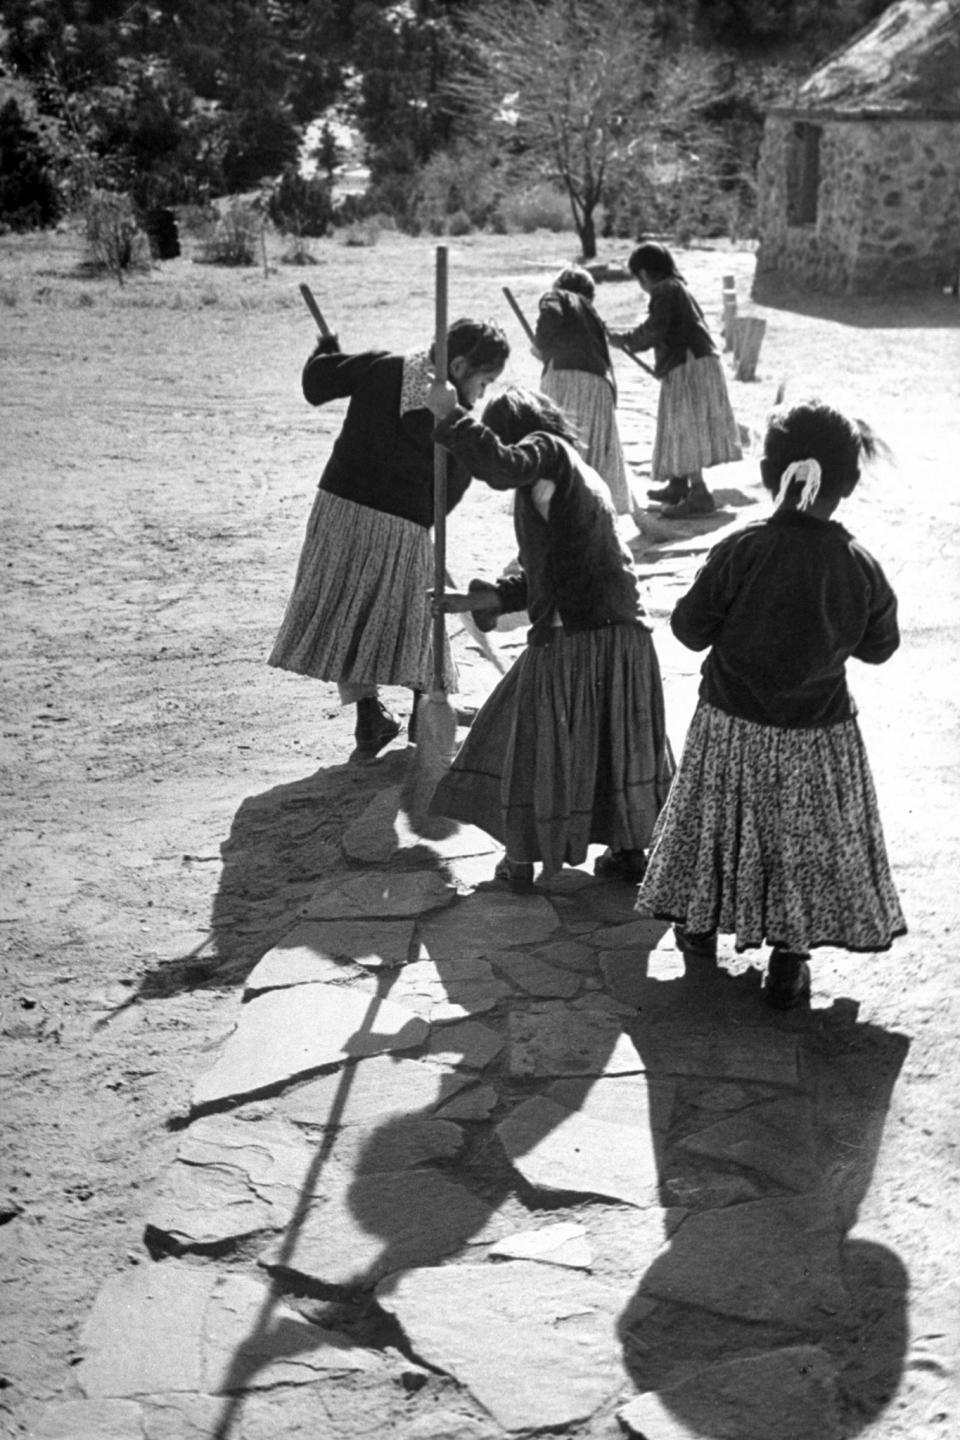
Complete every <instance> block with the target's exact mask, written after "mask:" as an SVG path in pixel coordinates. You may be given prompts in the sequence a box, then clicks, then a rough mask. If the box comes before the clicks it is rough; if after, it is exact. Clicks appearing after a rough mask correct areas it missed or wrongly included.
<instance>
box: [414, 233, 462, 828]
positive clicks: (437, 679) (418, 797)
mask: <svg viewBox="0 0 960 1440" xmlns="http://www.w3.org/2000/svg"><path fill="white" fill-rule="evenodd" d="M434 329H435V332H436V333H435V339H434V350H433V369H434V374H435V375H436V377H437V379H438V380H445V379H446V378H447V247H446V245H438V246H437V261H436V322H435V326H434ZM433 547H434V570H433V576H434V579H433V594H434V599H435V600H436V601H442V600H443V596H444V593H445V584H446V574H447V452H446V450H444V448H443V446H442V445H434V447H433ZM446 638H447V626H446V619H445V616H444V612H443V610H442V608H441V606H440V605H439V604H437V605H436V606H435V609H434V616H433V689H432V690H429V691H427V693H426V694H424V695H421V696H420V697H419V699H418V700H417V748H416V754H415V756H414V757H413V759H412V763H411V766H410V770H409V772H408V775H407V783H406V785H405V786H404V796H403V800H404V808H405V810H406V812H407V815H408V817H409V818H410V820H411V822H412V823H413V825H414V827H416V825H417V823H418V822H421V821H423V820H424V819H425V817H426V814H427V810H428V808H429V805H430V801H431V800H432V798H433V792H434V791H435V790H436V788H437V785H438V784H439V782H440V780H441V778H442V777H443V775H444V773H445V772H446V771H447V770H449V768H450V764H451V761H452V760H453V757H454V755H455V754H456V749H457V714H456V711H455V710H454V708H453V706H452V705H451V703H450V697H449V695H448V694H447V690H446V676H445V673H444V653H445V650H446Z"/></svg>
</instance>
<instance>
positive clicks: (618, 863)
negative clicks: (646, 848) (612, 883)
mask: <svg viewBox="0 0 960 1440" xmlns="http://www.w3.org/2000/svg"><path fill="white" fill-rule="evenodd" d="M646 869H647V857H646V855H645V854H644V852H643V851H642V850H604V852H603V854H602V855H598V856H597V858H596V860H595V861H594V864H593V873H594V875H597V876H599V878H600V879H601V880H626V882H627V884H628V885H639V884H640V881H641V880H642V879H643V877H644V875H645V873H646Z"/></svg>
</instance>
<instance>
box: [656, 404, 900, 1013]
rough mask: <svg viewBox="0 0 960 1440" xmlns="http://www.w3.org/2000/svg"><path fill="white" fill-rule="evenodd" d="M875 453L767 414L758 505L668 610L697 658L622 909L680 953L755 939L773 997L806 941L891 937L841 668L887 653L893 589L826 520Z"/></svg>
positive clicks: (886, 874)
mask: <svg viewBox="0 0 960 1440" xmlns="http://www.w3.org/2000/svg"><path fill="white" fill-rule="evenodd" d="M876 448H877V446H876V441H875V440H874V437H873V435H872V434H871V432H870V431H869V430H868V429H867V428H866V427H865V426H863V425H862V424H861V423H859V422H857V421H854V420H849V419H847V418H846V417H845V416H843V415H841V414H840V413H839V412H838V411H836V410H834V409H832V408H831V407H830V406H828V405H826V404H824V403H823V402H821V401H818V400H812V401H807V402H804V403H802V404H798V405H794V406H792V407H789V408H785V409H782V410H779V411H776V412H775V413H774V415H773V416H772V417H771V420H770V424H769V429H768V431H767V436H766V441H765V445H764V454H763V459H762V460H761V462H760V470H761V477H762V480H763V483H764V486H765V487H766V488H767V489H768V490H769V491H770V492H771V493H772V494H773V496H774V497H775V504H776V509H775V510H774V513H773V515H772V516H771V517H770V518H769V519H768V520H766V521H759V522H757V523H755V524H752V525H749V526H747V527H746V529H744V530H741V531H738V532H737V533H736V534H733V535H730V536H728V537H727V538H726V539H725V540H723V541H721V542H720V544H719V545H717V546H716V548H715V549H714V550H712V551H711V553H710V554H709V556H708V557H707V560H706V563H705V564H704V566H703V568H702V570H701V571H700V572H699V574H698V575H697V577H696V579H695V580H694V582H693V585H692V587H691V588H690V590H689V591H688V592H687V594H686V595H684V596H683V597H682V599H681V600H680V601H679V602H678V603H677V606H676V608H675V609H674V612H673V615H672V617H671V627H672V629H673V632H674V634H675V635H676V637H677V639H678V640H680V641H681V642H682V643H683V644H684V645H686V646H688V647H689V648H690V649H691V650H706V649H708V648H709V654H708V656H707V658H706V660H705V662H704V664H703V667H702V670H701V675H702V680H701V685H700V703H699V705H698V707H697V711H696V713H695V715H694V717H693V721H692V723H691V726H690V730H689V733H688V735H687V740H686V744H685V746H684V751H683V756H682V758H681V761H680V766H679V769H678V771H677V776H676V780H675V781H674V785H673V789H672V790H671V793H670V798H669V799H668V801H667V804H666V806H665V807H664V810H663V814H662V815H661V818H660V822H659V824H658V826H657V833H656V835H655V836H654V840H653V847H652V850H651V855H650V862H649V865H648V868H647V873H646V876H645V877H644V881H643V884H642V886H641V889H640V899H639V902H638V908H640V909H643V910H644V911H645V912H646V913H648V914H652V915H656V916H659V917H660V918H662V919H668V920H673V921H675V922H677V940H678V943H679V945H680V948H681V950H685V951H686V952H687V953H690V954H693V955H699V956H709V955H715V954H716V945H717V931H723V932H726V933H730V934H733V935H734V936H735V937H736V948H737V950H746V949H751V948H753V947H755V946H759V945H762V944H763V943H764V942H766V943H768V944H770V945H771V946H772V947H773V949H772V954H771V956H770V960H769V965H768V968H767V974H766V977H765V996H766V999H767V1000H768V1001H769V1003H770V1004H771V1005H773V1006H775V1007H776V1008H778V1009H789V1008H791V1007H792V1006H794V1005H796V1004H798V1003H800V1002H801V1001H803V1000H804V999H806V998H807V996H808V995H809V992H810V970H809V966H808V963H807V962H808V960H809V958H810V956H809V952H810V951H811V950H812V949H813V948H814V947H816V946H820V945H829V946H835V947H837V948H840V949H844V950H852V951H877V950H886V949H888V948H889V946H890V943H891V941H892V940H893V939H894V937H895V936H898V935H903V934H904V933H905V932H906V924H905V922H904V918H903V914H902V912H901V909H900V902H899V900H898V897H897V892H896V890H895V888H894V884H893V881H892V879H891V876H890V869H889V865H888V861H887V854H886V848H885V845H884V839H883V831H882V828H881V824H880V816H879V813H878V810H877V802H876V796H875V793H874V787H873V780H872V777H871V774H870V766H869V763H868V760H867V755H866V751H865V749H864V746H863V740H862V738H861V735H860V729H859V726H858V725H857V721H856V718H855V717H856V706H855V705H854V702H853V700H852V698H851V695H850V692H849V690H848V689H847V681H846V674H845V669H846V662H847V660H848V659H849V658H850V656H853V657H854V658H856V659H858V660H863V661H865V662H866V663H867V664H869V665H879V664H881V663H882V662H883V661H884V660H887V659H889V657H890V656H891V655H892V654H893V653H894V651H895V650H896V649H897V646H898V645H899V643H900V634H899V630H898V627H897V601H896V596H895V595H894V593H893V591H892V589H891V588H890V585H889V584H888V582H887V579H886V577H885V576H884V574H883V571H882V570H881V568H880V566H879V565H878V564H877V561H876V560H875V559H874V558H873V557H872V556H871V555H870V554H868V552H867V551H866V550H864V549H863V547H862V546H861V545H859V544H858V543H857V541H856V540H855V539H854V538H853V537H852V536H851V535H850V534H848V532H847V531H846V530H844V529H843V527H842V526H841V525H839V524H838V523H837V522H836V521H835V520H834V519H832V516H833V512H834V511H835V510H836V508H837V506H838V505H839V504H840V502H841V500H843V499H845V498H846V497H847V496H849V495H850V494H851V493H852V491H853V489H854V487H855V486H856V484H857V481H858V479H859V477H860V459H861V456H862V455H866V456H868V457H870V456H872V455H873V454H874V453H875V451H876Z"/></svg>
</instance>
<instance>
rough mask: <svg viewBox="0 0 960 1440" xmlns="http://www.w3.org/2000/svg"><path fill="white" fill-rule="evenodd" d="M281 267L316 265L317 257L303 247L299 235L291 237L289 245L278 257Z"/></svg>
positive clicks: (307, 248)
mask: <svg viewBox="0 0 960 1440" xmlns="http://www.w3.org/2000/svg"><path fill="white" fill-rule="evenodd" d="M280 263H281V264H282V265H316V263H317V257H316V255H314V253H313V251H312V250H310V248H309V247H308V246H306V245H304V243H303V241H302V240H301V238H300V236H299V235H295V236H293V238H292V239H291V241H290V244H289V245H288V246H287V247H286V249H285V250H284V251H282V253H281V255H280Z"/></svg>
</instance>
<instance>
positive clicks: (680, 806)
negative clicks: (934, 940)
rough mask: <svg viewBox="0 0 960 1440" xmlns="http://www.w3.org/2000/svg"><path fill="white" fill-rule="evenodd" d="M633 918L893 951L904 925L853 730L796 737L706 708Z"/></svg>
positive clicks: (791, 943)
mask: <svg viewBox="0 0 960 1440" xmlns="http://www.w3.org/2000/svg"><path fill="white" fill-rule="evenodd" d="M637 909H638V910H641V911H642V913H644V914H647V915H655V916H658V917H660V918H661V919H665V920H673V921H675V922H679V923H680V924H682V925H683V926H684V927H685V928H686V929H687V930H689V931H692V932H694V933H695V934H702V933H705V932H709V931H712V930H719V931H720V932H721V933H723V934H731V935H733V936H735V940H736V948H737V949H738V950H748V949H752V948H753V947H755V946H758V945H762V944H764V943H767V944H770V945H782V946H785V947H786V948H787V949H790V950H812V949H814V948H816V947H817V946H819V945H831V946H836V947H838V948H840V949H845V950H863V951H875V950H886V949H888V948H889V946H890V943H891V941H892V940H893V939H894V938H895V937H896V936H898V935H903V934H905V932H906V928H907V927H906V923H905V921H904V918H903V913H902V911H901V909H900V901H899V899H898V896H897V892H896V889H895V888H894V884H893V880H892V878H891V875H890V866H889V863H888V861H887V852H886V847H885V844H884V838H883V830H882V827H881V823H880V815H879V812H878V809H877V800H876V794H875V791H874V785H873V779H872V776H871V773H870V766H869V763H868V760H867V755H866V751H865V749H864V745H863V740H862V737H861V734H860V728H859V726H858V724H857V722H856V720H854V719H851V720H845V721H842V722H840V723H839V724H836V725H829V726H824V727H822V728H818V729H804V730H786V729H780V728H778V727H776V726H772V725H758V724H754V723H753V722H751V721H748V720H740V719H737V718H736V717H734V716H731V715H727V714H726V713H725V712H724V711H722V710H717V709H715V708H714V707H713V706H710V705H706V704H704V703H701V704H700V705H699V707H698V709H697V711H696V713H695V715H694V718H693V721H692V723H691V726H690V730H689V732H688V735H687V739H686V743H685V745H684V749H683V755H682V757H681V760H680V767H679V769H678V771H677V776H676V779H675V781H674V784H673V788H672V790H671V792H670V798H669V799H668V801H667V803H666V805H665V807H664V810H663V813H662V814H661V816H660V820H659V822H658V824H657V829H656V833H655V835H654V839H653V848H652V851H651V854H650V860H649V864H648V866H647V872H646V875H645V876H644V880H643V884H642V886H641V888H640V891H639V899H638V902H637Z"/></svg>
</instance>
